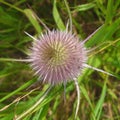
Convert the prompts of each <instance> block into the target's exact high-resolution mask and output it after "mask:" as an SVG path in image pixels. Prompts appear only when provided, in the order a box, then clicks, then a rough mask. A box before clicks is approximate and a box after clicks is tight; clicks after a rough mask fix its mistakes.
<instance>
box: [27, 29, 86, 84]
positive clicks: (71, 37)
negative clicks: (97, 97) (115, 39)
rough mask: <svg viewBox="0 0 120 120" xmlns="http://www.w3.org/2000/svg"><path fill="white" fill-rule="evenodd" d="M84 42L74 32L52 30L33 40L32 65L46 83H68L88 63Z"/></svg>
mask: <svg viewBox="0 0 120 120" xmlns="http://www.w3.org/2000/svg"><path fill="white" fill-rule="evenodd" d="M86 53H87V52H86V49H85V47H84V42H83V41H79V38H78V37H77V36H76V35H75V34H73V33H72V32H68V31H67V30H66V31H59V30H52V31H47V32H46V33H44V34H42V35H40V37H39V38H37V39H35V40H34V41H33V45H32V47H31V51H30V55H29V57H30V61H31V66H32V68H33V69H34V71H35V74H37V75H38V77H39V78H40V79H42V80H43V82H45V83H50V84H53V85H54V84H59V83H66V82H68V81H69V80H73V78H76V77H77V76H79V75H80V74H81V72H82V69H83V65H84V63H86V60H87V57H86Z"/></svg>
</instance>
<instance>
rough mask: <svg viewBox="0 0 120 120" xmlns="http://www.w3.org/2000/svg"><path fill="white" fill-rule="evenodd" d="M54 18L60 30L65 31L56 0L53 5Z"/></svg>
mask: <svg viewBox="0 0 120 120" xmlns="http://www.w3.org/2000/svg"><path fill="white" fill-rule="evenodd" d="M53 18H54V20H55V23H56V24H57V26H58V28H59V29H60V30H65V25H64V23H63V21H62V19H61V17H60V14H59V12H58V9H57V6H56V0H54V3H53Z"/></svg>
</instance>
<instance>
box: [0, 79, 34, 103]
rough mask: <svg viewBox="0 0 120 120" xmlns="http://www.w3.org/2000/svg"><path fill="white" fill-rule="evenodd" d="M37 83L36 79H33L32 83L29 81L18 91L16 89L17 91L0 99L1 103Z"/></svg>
mask: <svg viewBox="0 0 120 120" xmlns="http://www.w3.org/2000/svg"><path fill="white" fill-rule="evenodd" d="M34 82H35V79H32V80H30V81H28V82H27V83H25V84H24V85H22V86H21V87H19V88H18V89H16V90H15V91H13V92H11V93H9V94H8V95H6V96H5V97H3V98H1V99H0V102H3V101H5V100H6V99H8V98H10V97H11V96H13V95H16V94H17V93H18V92H19V91H21V90H23V89H25V88H27V87H28V86H30V85H31V84H33V83H34Z"/></svg>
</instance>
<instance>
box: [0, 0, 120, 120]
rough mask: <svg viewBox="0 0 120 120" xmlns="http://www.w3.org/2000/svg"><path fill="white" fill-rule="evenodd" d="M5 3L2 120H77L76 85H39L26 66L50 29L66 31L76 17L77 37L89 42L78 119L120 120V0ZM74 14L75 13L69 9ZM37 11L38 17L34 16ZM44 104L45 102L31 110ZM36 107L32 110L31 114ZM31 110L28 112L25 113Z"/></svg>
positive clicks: (1, 4) (1, 6)
mask: <svg viewBox="0 0 120 120" xmlns="http://www.w3.org/2000/svg"><path fill="white" fill-rule="evenodd" d="M67 2H68V7H67V6H66V3H65V0H0V120H13V119H14V120H73V119H74V115H75V109H76V104H77V92H76V87H75V85H74V82H73V81H70V82H68V83H67V84H66V102H65V101H64V86H63V84H60V85H56V86H54V87H53V88H52V89H51V90H50V92H49V94H47V95H46V94H45V93H46V90H47V89H48V88H49V86H50V85H49V84H44V83H42V81H37V76H34V72H33V70H32V69H31V67H30V66H29V64H28V63H26V62H19V61H18V60H22V59H26V58H27V57H28V52H29V47H30V46H31V44H32V41H33V39H31V38H30V37H29V36H27V35H26V34H25V31H26V32H28V33H29V34H31V35H32V36H39V35H40V34H41V33H42V32H45V31H46V29H45V27H44V25H42V24H41V23H40V20H41V21H42V22H43V23H44V24H45V25H46V26H47V27H48V28H49V29H50V30H53V29H59V30H64V29H65V28H66V25H67V23H69V21H70V19H71V18H70V15H71V16H72V27H73V33H75V34H76V35H77V36H79V38H80V40H81V41H82V40H84V39H85V38H87V37H88V36H89V35H90V34H92V33H93V32H94V31H95V30H96V29H97V28H99V27H100V26H102V27H101V28H100V29H99V30H98V31H97V32H96V33H95V34H94V36H93V37H91V38H90V39H89V40H88V41H87V42H86V43H85V47H86V49H88V50H91V52H90V54H89V55H88V61H87V64H89V65H91V66H94V67H96V68H99V69H101V70H104V71H106V72H109V73H111V74H112V75H114V76H110V75H107V74H105V73H103V72H98V71H96V70H93V69H88V68H85V69H84V70H83V72H82V74H81V75H80V76H78V83H79V87H80V91H81V92H80V93H81V97H80V106H79V112H78V115H77V120H120V0H68V1H67ZM69 10H70V11H69ZM34 13H35V14H36V15H37V16H38V17H39V18H40V20H39V19H38V18H37V16H35V15H34ZM38 100H40V101H41V102H40V103H39V104H38V105H36V107H35V108H34V109H32V107H33V106H34V105H35V104H36V103H37V101H38ZM31 109H32V110H31ZM26 112H27V113H26Z"/></svg>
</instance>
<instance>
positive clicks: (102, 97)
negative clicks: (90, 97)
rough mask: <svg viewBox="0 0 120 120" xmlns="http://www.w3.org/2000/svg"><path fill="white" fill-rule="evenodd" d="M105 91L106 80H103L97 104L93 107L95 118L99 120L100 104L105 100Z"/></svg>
mask: <svg viewBox="0 0 120 120" xmlns="http://www.w3.org/2000/svg"><path fill="white" fill-rule="evenodd" d="M106 91H107V86H106V82H105V83H104V86H103V89H102V93H101V96H100V99H99V101H98V102H97V105H96V107H95V109H94V114H95V118H96V120H100V115H101V111H102V106H103V103H104V100H105V96H106Z"/></svg>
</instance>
